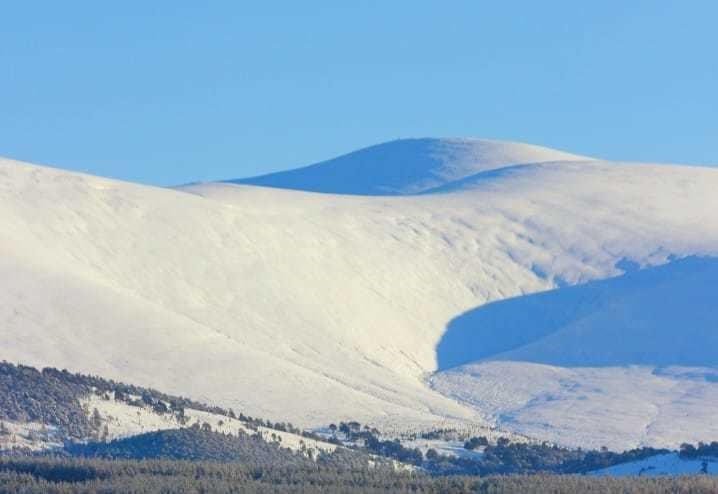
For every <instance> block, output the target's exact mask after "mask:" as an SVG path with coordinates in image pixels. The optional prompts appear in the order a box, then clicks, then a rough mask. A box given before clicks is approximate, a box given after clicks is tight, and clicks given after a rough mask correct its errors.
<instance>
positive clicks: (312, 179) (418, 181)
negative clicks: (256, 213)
mask: <svg viewBox="0 0 718 494" xmlns="http://www.w3.org/2000/svg"><path fill="white" fill-rule="evenodd" d="M589 159H590V158H586V157H582V156H577V155H575V154H569V153H564V152H562V151H556V150H554V149H548V148H544V147H540V146H532V145H530V144H522V143H516V142H501V141H491V140H487V139H428V138H425V139H400V140H397V141H392V142H387V143H384V144H378V145H376V146H371V147H368V148H365V149H360V150H359V151H355V152H353V153H349V154H346V155H343V156H339V157H338V158H334V159H331V160H328V161H323V162H321V163H317V164H315V165H310V166H307V167H304V168H298V169H296V170H289V171H283V172H278V173H271V174H268V175H262V176H259V177H251V178H245V179H237V180H229V181H228V182H229V183H236V184H248V185H262V186H266V187H278V188H282V189H295V190H305V191H310V192H325V193H332V194H357V195H402V194H417V193H421V192H427V191H430V190H432V189H435V188H439V187H442V186H446V185H448V184H450V183H452V182H456V181H459V180H461V179H467V178H469V177H473V176H474V175H477V174H480V173H482V172H489V171H492V170H498V169H501V168H505V167H508V166H511V165H522V164H527V163H541V162H549V161H583V160H589Z"/></svg>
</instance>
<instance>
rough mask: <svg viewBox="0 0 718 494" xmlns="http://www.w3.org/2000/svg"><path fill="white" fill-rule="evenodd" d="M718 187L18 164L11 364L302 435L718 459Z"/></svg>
mask: <svg viewBox="0 0 718 494" xmlns="http://www.w3.org/2000/svg"><path fill="white" fill-rule="evenodd" d="M312 184H314V185H312ZM342 184H353V185H352V188H351V190H347V189H342V188H341V187H340V185H342ZM354 186H356V187H354ZM716 190H718V170H716V169H712V168H699V167H689V166H679V165H656V164H638V163H623V162H606V161H601V160H594V159H589V158H584V157H580V156H574V155H570V154H567V153H562V152H559V151H553V150H547V149H545V148H538V147H535V146H528V145H523V144H514V143H499V142H495V141H484V140H471V139H428V140H427V139H419V140H404V141H398V142H394V143H387V144H383V145H379V146H375V147H372V148H369V149H367V150H360V151H358V152H357V153H353V154H351V155H347V156H344V157H340V158H336V159H334V160H331V161H329V162H325V163H322V164H319V165H316V166H315V167H309V168H306V169H303V170H299V171H297V172H293V173H289V174H285V175H283V174H277V175H270V176H266V177H262V178H261V180H260V179H251V180H237V181H231V182H218V183H208V184H193V185H188V186H183V187H177V188H157V187H148V186H142V185H137V184H132V183H126V182H121V181H116V180H110V179H105V178H100V177H94V176H88V175H83V174H79V173H73V172H68V171H63V170H58V169H53V168H48V167H42V166H37V165H32V164H26V163H21V162H16V161H11V160H0V225H1V226H0V229H1V232H2V242H0V274H1V275H2V276H0V358H2V359H6V360H8V361H11V362H21V363H25V364H28V365H33V366H37V367H43V366H52V367H57V368H67V369H70V370H73V371H77V372H83V373H89V374H96V375H100V376H103V377H106V378H110V379H115V380H118V381H124V382H131V383H134V384H137V385H143V386H148V387H153V388H156V389H162V390H163V391H164V392H167V393H172V394H177V395H183V396H190V397H192V398H193V399H195V400H198V401H202V402H208V403H215V404H217V405H220V406H224V407H227V408H229V407H231V408H233V409H235V410H241V411H243V412H244V413H246V414H248V415H252V416H259V417H263V418H266V419H270V420H272V421H278V420H279V421H287V420H289V421H291V422H293V423H295V424H297V425H299V426H301V427H318V426H325V425H327V424H329V423H331V422H337V421H339V420H358V421H360V422H361V423H362V424H370V425H372V426H376V427H378V428H379V429H380V430H382V429H383V428H384V427H386V428H388V429H401V428H404V429H405V430H411V429H413V428H416V427H418V426H421V427H431V426H432V424H434V425H437V426H439V425H441V424H445V423H454V424H467V425H471V426H476V425H479V426H481V427H484V428H488V427H498V428H501V429H507V430H510V431H516V432H518V433H522V434H527V435H531V436H532V437H536V438H537V439H546V440H552V441H553V440H556V441H558V442H560V443H565V444H576V443H578V442H582V441H584V440H586V438H587V437H589V436H591V437H595V438H596V439H595V440H593V441H594V442H595V443H596V444H597V446H603V445H605V446H608V447H611V448H613V449H621V448H627V447H634V446H639V445H643V444H645V445H672V446H677V444H676V443H680V442H683V441H685V440H690V439H692V438H696V439H697V440H713V439H718V437H716V436H717V435H718V431H716V430H715V425H714V424H713V420H712V416H711V415H710V413H709V410H711V409H714V408H713V407H714V406H715V404H716V402H715V399H716V398H715V397H716V395H717V392H716V388H717V387H718V383H717V382H716V380H715V379H714V378H713V377H711V376H713V374H712V370H711V369H712V368H713V367H714V366H716V365H718V352H717V351H716V348H718V342H717V341H716V337H717V336H716V335H717V333H716V329H715V328H716V317H717V311H716V309H715V307H716V306H718V305H717V303H718V300H717V299H716V297H717V296H718V295H717V292H716V291H715V290H714V289H713V287H714V286H715V284H716V281H718V280H717V279H716V278H717V277H718V268H716V265H717V264H716V263H718V260H717V259H718V195H716V194H715V191H716ZM636 390H639V391H638V392H636ZM627 417H629V418H630V420H628V419H627ZM672 424H680V425H678V426H675V425H672ZM708 436H710V437H708Z"/></svg>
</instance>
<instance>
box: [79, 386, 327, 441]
mask: <svg viewBox="0 0 718 494" xmlns="http://www.w3.org/2000/svg"><path fill="white" fill-rule="evenodd" d="M83 406H84V408H85V409H86V410H88V412H89V414H90V415H92V414H93V413H94V410H97V411H98V413H99V414H100V417H101V418H102V426H101V429H103V428H104V426H105V425H106V426H107V430H108V433H109V434H108V437H107V438H106V439H107V440H112V439H117V438H123V437H129V436H134V435H137V434H144V433H147V432H152V431H158V430H167V429H179V428H182V427H191V426H192V425H194V424H198V425H200V426H201V425H203V424H209V425H210V427H211V428H212V430H213V431H215V432H221V433H223V434H233V435H237V434H238V433H239V432H243V433H246V434H250V435H251V434H255V433H256V432H259V433H260V434H261V435H262V437H263V438H264V440H265V441H269V442H279V443H280V444H281V445H282V447H284V448H289V449H291V450H292V451H306V452H309V450H310V449H311V450H313V451H314V452H319V451H324V452H327V453H331V452H333V451H334V450H335V449H336V445H334V444H330V443H325V442H322V441H316V440H314V439H310V438H306V437H303V436H300V435H297V434H292V433H290V432H284V431H279V430H276V429H270V428H267V427H258V428H257V430H256V431H255V430H253V429H251V428H250V427H248V425H247V424H246V423H245V422H242V421H240V420H238V419H233V418H231V417H226V416H224V415H216V414H213V413H209V412H205V411H202V410H195V409H192V408H185V420H184V421H180V420H179V419H178V418H177V416H176V415H174V414H171V413H163V414H159V413H156V412H155V411H153V410H152V408H150V407H136V406H132V405H128V404H127V403H125V402H123V401H117V400H114V399H112V397H111V399H109V400H106V399H104V398H103V397H101V396H97V395H90V396H88V397H87V398H86V399H85V400H83Z"/></svg>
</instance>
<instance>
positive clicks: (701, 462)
mask: <svg viewBox="0 0 718 494" xmlns="http://www.w3.org/2000/svg"><path fill="white" fill-rule="evenodd" d="M698 474H709V475H718V458H712V457H705V458H697V459H683V458H681V457H680V456H678V453H668V454H664V455H656V456H651V457H649V458H646V459H644V460H640V461H632V462H629V463H621V464H620V465H615V466H612V467H609V468H604V469H601V470H596V471H595V472H591V475H600V476H611V477H618V476H629V475H630V476H642V477H657V476H661V475H698Z"/></svg>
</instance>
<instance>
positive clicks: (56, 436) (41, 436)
mask: <svg viewBox="0 0 718 494" xmlns="http://www.w3.org/2000/svg"><path fill="white" fill-rule="evenodd" d="M1 422H2V424H3V426H4V427H3V429H4V433H3V432H0V451H8V450H12V449H22V450H30V451H42V450H46V449H55V448H61V447H62V446H63V438H62V436H61V434H60V433H59V432H58V430H57V428H56V427H53V426H47V425H45V424H41V423H39V422H14V421H10V420H2V421H1Z"/></svg>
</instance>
